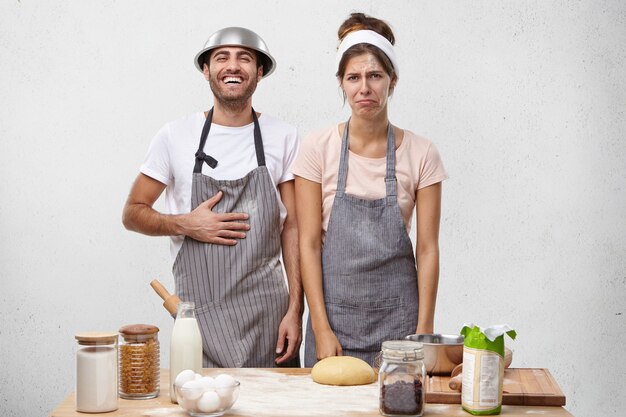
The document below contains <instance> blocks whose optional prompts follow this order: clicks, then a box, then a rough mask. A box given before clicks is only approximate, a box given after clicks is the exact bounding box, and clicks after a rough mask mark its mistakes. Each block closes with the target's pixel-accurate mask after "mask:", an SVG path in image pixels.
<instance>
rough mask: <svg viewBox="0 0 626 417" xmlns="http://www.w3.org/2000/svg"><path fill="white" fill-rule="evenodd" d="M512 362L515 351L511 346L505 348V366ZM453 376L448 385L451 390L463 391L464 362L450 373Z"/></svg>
mask: <svg viewBox="0 0 626 417" xmlns="http://www.w3.org/2000/svg"><path fill="white" fill-rule="evenodd" d="M511 362H513V352H512V351H511V349H509V348H506V347H505V348H504V368H505V369H506V368H508V367H509V366H511ZM450 376H451V377H452V378H450V381H449V382H448V386H449V387H450V389H451V390H454V391H461V387H462V386H463V364H462V363H460V364H458V365H457V366H455V367H454V369H453V370H452V373H451V374H450Z"/></svg>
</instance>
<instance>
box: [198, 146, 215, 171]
mask: <svg viewBox="0 0 626 417" xmlns="http://www.w3.org/2000/svg"><path fill="white" fill-rule="evenodd" d="M196 160H197V161H204V162H206V163H207V165H208V166H210V167H211V168H213V169H215V167H216V166H217V160H216V159H215V158H213V157H212V156H211V155H207V154H205V153H204V151H202V150H201V149H199V150H198V152H196Z"/></svg>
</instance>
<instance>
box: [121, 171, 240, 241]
mask: <svg viewBox="0 0 626 417" xmlns="http://www.w3.org/2000/svg"><path fill="white" fill-rule="evenodd" d="M165 187H166V186H165V184H163V183H162V182H160V181H157V180H155V179H153V178H150V177H148V176H147V175H144V174H141V173H140V174H139V175H138V176H137V178H136V179H135V182H134V183H133V186H132V188H131V190H130V194H129V195H128V199H127V200H126V204H125V205H124V211H123V214H122V223H123V224H124V226H125V227H126V229H128V230H132V231H134V232H138V233H143V234H145V235H150V236H177V235H184V236H189V237H191V238H193V239H195V240H199V241H201V242H207V243H216V244H221V245H235V244H236V243H237V240H235V239H243V238H245V237H246V234H245V233H243V231H247V230H249V229H250V226H249V225H248V224H247V223H240V222H237V220H246V219H247V218H248V215H247V214H246V213H213V211H212V209H213V206H215V204H217V202H218V201H219V200H220V199H221V198H222V193H221V192H220V193H217V194H216V195H214V196H213V197H211V198H210V199H208V200H207V201H205V202H204V203H202V204H200V205H199V206H198V207H196V209H195V210H193V211H192V212H191V213H187V214H179V215H169V214H163V213H159V212H158V211H156V210H155V209H154V208H152V206H153V205H154V202H155V201H156V200H157V199H158V198H159V196H160V195H161V193H163V190H165Z"/></svg>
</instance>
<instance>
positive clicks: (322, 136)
mask: <svg viewBox="0 0 626 417" xmlns="http://www.w3.org/2000/svg"><path fill="white" fill-rule="evenodd" d="M338 137H339V134H338V133H337V125H332V126H327V127H324V128H321V129H315V130H312V131H311V132H309V133H308V134H307V135H306V136H305V137H304V142H315V143H316V144H318V145H321V144H325V143H328V142H331V141H333V140H336V139H338Z"/></svg>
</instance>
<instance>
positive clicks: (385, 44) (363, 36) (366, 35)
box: [335, 30, 400, 75]
mask: <svg viewBox="0 0 626 417" xmlns="http://www.w3.org/2000/svg"><path fill="white" fill-rule="evenodd" d="M359 43H368V44H370V45H374V46H375V47H377V48H378V49H380V50H381V51H383V52H384V53H385V55H387V58H389V60H390V61H391V65H393V69H394V71H395V72H396V75H399V74H400V69H399V68H398V60H397V58H396V53H395V52H394V50H393V45H392V44H391V42H389V40H388V39H387V38H385V37H384V36H382V35H379V34H378V33H376V32H374V31H373V30H356V31H354V32H350V33H348V35H346V37H345V38H343V41H341V44H340V45H339V48H337V58H336V63H335V67H336V68H339V63H340V62H341V58H342V57H343V54H344V53H345V52H346V51H347V50H348V49H350V48H351V47H353V46H354V45H357V44H359Z"/></svg>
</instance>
